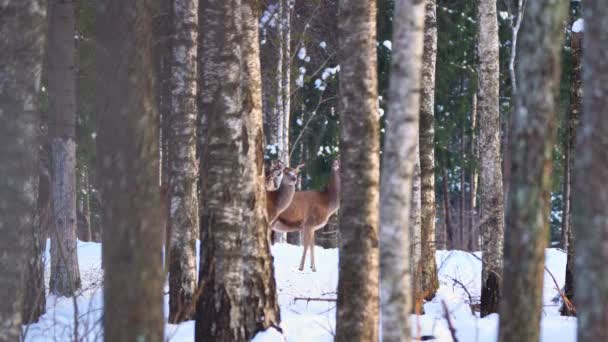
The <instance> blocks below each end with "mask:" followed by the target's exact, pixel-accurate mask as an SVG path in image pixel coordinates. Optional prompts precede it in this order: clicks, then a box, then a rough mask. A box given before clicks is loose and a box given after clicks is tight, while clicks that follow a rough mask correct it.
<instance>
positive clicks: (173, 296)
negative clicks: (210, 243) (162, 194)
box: [168, 0, 198, 323]
mask: <svg viewBox="0 0 608 342" xmlns="http://www.w3.org/2000/svg"><path fill="white" fill-rule="evenodd" d="M173 5H174V13H175V14H174V20H173V23H174V38H173V44H172V45H173V46H172V49H173V63H172V73H171V84H172V88H173V90H172V105H171V139H170V149H171V156H172V158H171V164H170V172H171V177H170V183H169V194H168V197H169V203H170V204H169V206H170V207H169V208H170V209H169V222H168V226H169V227H170V228H169V232H170V235H169V237H168V238H169V244H170V247H169V256H168V258H169V260H170V261H169V322H171V323H179V322H181V321H184V320H187V319H190V318H191V316H192V314H193V309H194V304H193V296H194V293H195V290H196V280H197V279H196V238H197V232H198V193H197V180H198V165H197V158H196V143H197V140H196V128H197V120H196V119H197V114H198V109H197V108H198V107H197V102H196V94H197V62H198V61H197V46H198V45H197V40H198V1H196V0H175V1H174V4H173Z"/></svg>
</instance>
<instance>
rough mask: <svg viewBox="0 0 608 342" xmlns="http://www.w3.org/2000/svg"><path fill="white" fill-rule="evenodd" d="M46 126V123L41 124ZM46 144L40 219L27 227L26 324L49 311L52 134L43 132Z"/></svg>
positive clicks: (41, 168) (41, 163)
mask: <svg viewBox="0 0 608 342" xmlns="http://www.w3.org/2000/svg"><path fill="white" fill-rule="evenodd" d="M41 126H42V125H41ZM40 135H41V136H42V137H41V139H40V140H41V141H42V148H40V149H39V151H38V152H37V155H38V198H37V200H36V206H37V213H38V215H37V216H36V222H35V224H34V225H33V226H32V227H31V228H32V229H31V230H27V237H26V239H28V240H29V241H30V243H29V245H28V248H29V249H28V251H27V252H28V256H27V264H26V267H27V270H26V272H25V280H24V285H25V293H24V296H23V308H22V311H21V312H22V318H23V323H24V324H29V323H35V322H38V319H39V318H40V316H42V315H43V314H44V313H45V311H46V292H45V291H46V288H45V282H44V266H45V265H44V251H45V249H46V240H47V234H48V232H49V226H50V224H51V222H50V210H51V206H50V205H51V202H50V177H49V176H50V175H49V167H50V166H49V148H48V144H47V142H48V136H47V135H46V134H44V133H42V134H40Z"/></svg>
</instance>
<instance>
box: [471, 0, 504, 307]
mask: <svg viewBox="0 0 608 342" xmlns="http://www.w3.org/2000/svg"><path fill="white" fill-rule="evenodd" d="M477 12H478V13H477V22H478V25H479V26H478V30H479V33H478V42H477V55H478V56H479V64H478V85H477V100H478V108H477V110H478V112H479V144H480V146H483V148H482V149H480V151H479V163H480V185H479V187H480V190H481V193H480V202H481V208H480V209H481V217H483V218H485V217H488V219H487V221H486V223H484V224H483V225H482V226H481V227H480V232H481V235H482V248H481V249H482V252H483V257H482V259H483V262H482V265H483V266H482V270H481V316H482V317H483V316H485V315H488V314H491V313H495V312H498V304H499V299H500V295H501V278H502V267H503V265H502V256H503V243H504V233H503V232H504V203H503V187H502V169H501V168H502V163H501V156H500V113H499V98H498V96H499V92H498V90H499V89H498V88H499V69H498V18H497V14H496V0H478V11H477Z"/></svg>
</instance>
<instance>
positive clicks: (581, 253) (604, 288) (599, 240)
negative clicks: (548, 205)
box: [573, 1, 608, 341]
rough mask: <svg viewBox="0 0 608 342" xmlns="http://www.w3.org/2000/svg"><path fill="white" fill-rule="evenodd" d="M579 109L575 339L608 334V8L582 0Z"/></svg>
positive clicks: (601, 337) (597, 338)
mask: <svg viewBox="0 0 608 342" xmlns="http://www.w3.org/2000/svg"><path fill="white" fill-rule="evenodd" d="M582 6H583V13H584V18H585V22H584V23H585V33H584V35H585V36H584V38H583V66H582V68H583V89H584V92H585V93H584V95H583V113H582V115H581V129H580V131H579V137H578V145H577V155H576V171H575V178H576V180H575V182H574V196H575V198H576V200H575V201H573V206H574V208H573V221H574V222H573V223H574V228H575V229H576V241H575V244H576V255H575V265H576V279H575V284H576V304H577V306H576V307H577V317H578V340H579V341H605V340H607V339H608V330H607V329H606V327H607V326H608V312H607V308H606V306H605V305H603V304H604V303H606V302H608V281H607V279H608V274H607V271H608V270H607V269H606V260H607V259H608V246H607V245H606V241H607V240H608V225H607V224H606V222H608V220H607V217H608V211H607V209H608V208H607V207H606V203H607V202H608V191H607V190H606V176H608V174H607V172H608V155H607V152H608V143H607V141H606V136H607V135H608V121H606V108H608V83H607V82H606V81H607V80H608V61H607V60H606V55H607V54H608V51H607V50H608V26H607V25H606V23H607V20H608V8H607V7H606V6H605V4H602V3H601V2H595V1H585V2H583V4H582Z"/></svg>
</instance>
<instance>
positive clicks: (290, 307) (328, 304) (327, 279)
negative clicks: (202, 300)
mask: <svg viewBox="0 0 608 342" xmlns="http://www.w3.org/2000/svg"><path fill="white" fill-rule="evenodd" d="M301 252H302V250H301V247H298V246H292V245H287V244H277V245H275V246H273V248H272V253H273V255H274V258H275V271H276V279H277V286H278V295H279V303H280V307H281V318H282V324H281V325H282V328H283V330H284V333H285V336H284V337H281V335H280V334H279V333H277V332H276V331H273V332H267V333H265V334H264V335H263V336H258V338H257V339H256V341H258V342H259V341H263V342H271V341H284V339H285V340H287V341H289V342H292V341H294V342H296V341H302V342H304V341H306V342H308V341H333V332H334V328H335V314H336V309H335V307H336V303H335V302H332V301H306V300H301V299H299V298H335V297H336V286H337V283H338V252H337V250H335V249H323V248H320V247H316V250H315V254H316V259H317V272H315V273H313V272H310V271H304V272H300V271H298V270H297V267H298V265H299V259H300V255H301ZM478 257H480V254H479V253H476V254H475V256H474V255H472V254H470V253H466V252H460V251H438V252H437V266H438V268H439V281H440V289H439V291H438V294H437V296H436V297H435V298H434V299H433V300H432V301H431V302H429V303H426V304H425V305H424V310H425V314H424V315H421V316H416V315H412V317H411V322H412V333H413V334H414V335H415V336H416V335H419V334H420V335H433V336H435V337H436V338H437V341H451V340H452V338H451V335H450V332H449V330H448V325H447V322H446V319H445V315H444V311H443V307H442V301H445V302H446V304H447V306H448V308H449V312H450V318H451V321H452V323H453V325H454V327H455V329H456V334H457V337H458V339H459V341H465V342H468V341H481V342H486V341H496V338H497V324H498V316H497V315H491V316H489V317H486V318H483V319H481V318H479V316H478V314H475V315H473V314H472V313H471V309H470V306H469V302H470V300H472V301H473V302H478V301H479V297H480V293H481V292H480V283H481V281H480V272H481V262H480V261H479V259H478ZM78 258H79V264H80V272H81V276H82V281H83V291H82V294H81V295H80V296H78V297H77V304H78V317H79V336H80V338H81V339H83V340H86V341H96V340H101V336H102V326H101V315H102V305H103V291H102V287H101V286H102V279H103V271H102V270H101V246H100V245H99V244H97V243H83V242H79V244H78ZM47 260H48V250H47ZM307 261H308V260H307ZM546 262H547V264H546V266H547V268H548V269H549V270H550V272H551V273H552V274H553V275H554V277H555V279H556V280H557V283H558V286H559V287H562V286H563V282H564V270H565V265H566V254H565V253H564V252H562V251H560V250H557V249H547V258H546ZM47 281H48V268H47ZM505 286H508V284H505ZM465 288H466V289H465ZM354 295H356V294H354ZM556 295H557V291H556V289H555V284H554V282H553V280H552V278H551V276H550V275H549V274H548V273H547V272H545V284H544V293H543V303H544V307H543V318H542V332H541V341H546V342H549V341H551V342H554V341H576V319H574V318H565V317H561V316H559V305H558V304H556V303H554V302H553V301H552V299H553V298H554V297H555V296H556ZM167 301H168V297H165V312H166V311H167V310H168V304H167ZM73 322H74V304H73V301H72V299H66V298H57V297H55V296H49V297H48V298H47V313H46V314H45V315H44V316H43V317H42V318H41V320H40V322H39V323H36V324H33V325H30V326H29V327H24V329H27V335H26V340H27V341H64V340H70V339H71V337H73V335H72V334H73V324H74V323H73ZM166 335H167V339H169V340H171V341H193V340H194V322H192V321H191V322H186V323H183V324H180V325H167V329H166ZM283 338H284V339H283Z"/></svg>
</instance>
